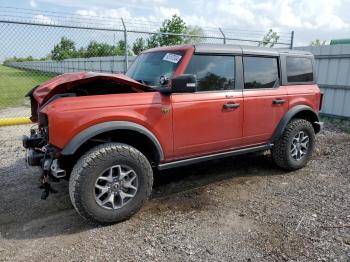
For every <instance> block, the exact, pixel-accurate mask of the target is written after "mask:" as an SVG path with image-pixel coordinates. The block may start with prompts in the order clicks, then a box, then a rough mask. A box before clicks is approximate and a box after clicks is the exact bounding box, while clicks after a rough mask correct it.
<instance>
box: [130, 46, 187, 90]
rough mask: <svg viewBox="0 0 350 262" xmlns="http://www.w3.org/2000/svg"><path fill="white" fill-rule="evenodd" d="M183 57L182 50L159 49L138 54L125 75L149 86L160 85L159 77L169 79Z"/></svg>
mask: <svg viewBox="0 0 350 262" xmlns="http://www.w3.org/2000/svg"><path fill="white" fill-rule="evenodd" d="M182 57H183V51H159V52H149V53H144V54H141V55H139V56H138V57H137V58H136V60H135V62H134V63H133V64H132V65H131V67H130V69H129V70H128V72H127V73H126V75H127V76H128V77H130V78H132V79H134V80H136V81H138V82H140V83H143V84H146V85H149V86H155V87H157V86H160V85H161V84H160V78H161V77H165V78H168V79H170V78H171V77H172V75H173V74H174V72H175V70H176V68H177V67H178V65H179V64H180V61H181V59H182Z"/></svg>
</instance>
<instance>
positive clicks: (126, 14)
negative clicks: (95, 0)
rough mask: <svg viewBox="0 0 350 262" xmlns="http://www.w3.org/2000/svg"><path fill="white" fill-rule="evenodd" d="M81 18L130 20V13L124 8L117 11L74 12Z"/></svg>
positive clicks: (80, 10) (87, 10)
mask: <svg viewBox="0 0 350 262" xmlns="http://www.w3.org/2000/svg"><path fill="white" fill-rule="evenodd" d="M75 13H76V14H77V15H81V16H93V17H106V18H121V17H122V18H131V17H132V16H131V13H130V12H129V11H128V10H127V9H126V8H124V7H121V8H117V9H97V8H94V9H79V10H77V11H76V12H75Z"/></svg>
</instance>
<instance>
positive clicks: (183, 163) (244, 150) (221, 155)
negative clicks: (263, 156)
mask: <svg viewBox="0 0 350 262" xmlns="http://www.w3.org/2000/svg"><path fill="white" fill-rule="evenodd" d="M272 146H273V144H265V145H260V146H254V147H248V148H242V149H236V150H233V151H228V152H222V153H217V154H212V155H207V156H199V157H194V158H188V159H183V160H177V161H173V162H169V163H164V164H159V165H158V169H159V170H164V169H168V168H174V167H180V166H186V165H190V164H195V163H199V162H203V161H209V160H214V159H218V158H224V157H229V156H237V155H242V154H246V153H252V152H258V151H263V150H267V149H270V148H271V147H272Z"/></svg>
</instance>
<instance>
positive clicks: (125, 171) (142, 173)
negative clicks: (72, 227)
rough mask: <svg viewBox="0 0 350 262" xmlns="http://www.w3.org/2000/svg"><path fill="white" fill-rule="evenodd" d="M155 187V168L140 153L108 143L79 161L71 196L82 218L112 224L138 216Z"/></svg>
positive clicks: (129, 147)
mask: <svg viewBox="0 0 350 262" xmlns="http://www.w3.org/2000/svg"><path fill="white" fill-rule="evenodd" d="M152 184H153V173H152V168H151V166H150V164H149V162H148V160H147V158H146V157H145V156H144V155H143V154H142V153H141V152H140V151H138V150H137V149H135V148H133V147H131V146H128V145H125V144H119V143H108V144H103V145H100V146H97V147H95V148H93V149H91V150H90V151H89V152H87V153H86V154H85V155H83V156H82V157H81V158H80V159H79V160H78V162H77V164H76V165H75V166H74V168H73V171H72V174H71V177H70V182H69V193H70V198H71V201H72V203H73V206H74V208H75V209H76V210H77V211H78V213H79V214H80V215H81V216H82V217H84V218H86V219H89V220H91V221H93V222H97V223H113V222H119V221H122V220H125V219H127V218H129V217H130V216H132V215H133V214H134V213H136V212H137V211H138V210H139V209H140V208H141V207H142V205H143V203H144V201H145V200H146V199H147V198H148V197H149V195H150V193H151V190H152Z"/></svg>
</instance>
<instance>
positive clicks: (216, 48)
mask: <svg viewBox="0 0 350 262" xmlns="http://www.w3.org/2000/svg"><path fill="white" fill-rule="evenodd" d="M194 48H195V52H196V53H211V54H247V55H266V56H279V55H280V54H286V55H299V56H312V53H310V52H308V51H303V50H293V49H283V48H268V47H260V46H248V45H230V44H195V45H194Z"/></svg>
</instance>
